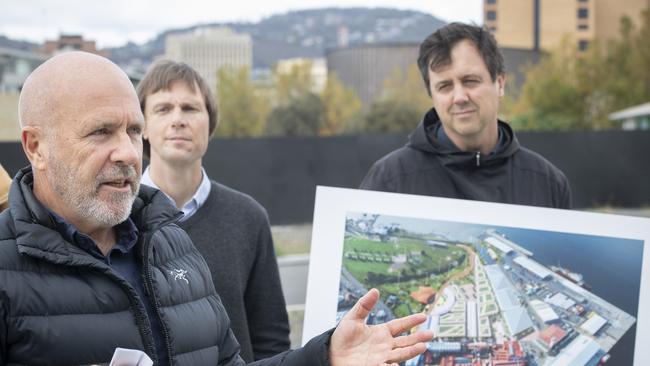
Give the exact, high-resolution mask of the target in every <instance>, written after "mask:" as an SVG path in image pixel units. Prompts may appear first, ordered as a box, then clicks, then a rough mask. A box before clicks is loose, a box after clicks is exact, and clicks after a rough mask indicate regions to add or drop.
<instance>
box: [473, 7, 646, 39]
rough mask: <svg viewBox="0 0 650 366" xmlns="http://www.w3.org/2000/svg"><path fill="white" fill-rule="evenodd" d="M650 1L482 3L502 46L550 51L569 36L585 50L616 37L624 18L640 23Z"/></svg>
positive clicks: (486, 21)
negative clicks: (597, 41)
mask: <svg viewBox="0 0 650 366" xmlns="http://www.w3.org/2000/svg"><path fill="white" fill-rule="evenodd" d="M649 7H650V0H543V1H542V0H483V20H484V24H485V26H486V27H487V28H488V29H490V30H491V31H492V32H493V33H494V35H495V37H496V39H497V41H498V42H499V45H500V46H501V47H513V48H520V49H533V50H549V49H551V48H553V47H554V46H556V45H557V44H558V43H559V42H560V41H561V40H562V38H564V37H566V36H568V37H570V38H571V39H572V40H573V41H574V42H576V44H577V46H578V47H579V49H581V50H584V49H586V48H587V47H588V45H589V43H590V42H592V41H593V40H595V39H598V40H602V41H607V40H609V39H613V38H616V37H617V36H618V32H619V22H620V19H621V17H623V16H628V17H630V18H631V19H632V20H633V21H634V22H635V24H640V19H641V12H642V11H643V10H644V9H648V8H649Z"/></svg>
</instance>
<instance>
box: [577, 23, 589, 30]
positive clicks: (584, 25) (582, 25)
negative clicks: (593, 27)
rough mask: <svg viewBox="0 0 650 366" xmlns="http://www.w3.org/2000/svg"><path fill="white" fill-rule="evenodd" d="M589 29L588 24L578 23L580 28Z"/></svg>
mask: <svg viewBox="0 0 650 366" xmlns="http://www.w3.org/2000/svg"><path fill="white" fill-rule="evenodd" d="M587 29H589V25H588V24H578V30H587Z"/></svg>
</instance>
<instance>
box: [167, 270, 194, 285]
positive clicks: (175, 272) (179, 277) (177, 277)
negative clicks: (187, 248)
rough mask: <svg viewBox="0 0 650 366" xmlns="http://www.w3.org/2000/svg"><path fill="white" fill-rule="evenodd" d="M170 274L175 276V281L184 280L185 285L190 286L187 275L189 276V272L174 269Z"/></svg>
mask: <svg viewBox="0 0 650 366" xmlns="http://www.w3.org/2000/svg"><path fill="white" fill-rule="evenodd" d="M169 274H170V275H172V276H174V279H175V280H176V281H178V280H183V281H185V283H187V284H189V283H190V281H188V280H187V277H185V275H186V274H187V270H184V269H174V270H172V271H169Z"/></svg>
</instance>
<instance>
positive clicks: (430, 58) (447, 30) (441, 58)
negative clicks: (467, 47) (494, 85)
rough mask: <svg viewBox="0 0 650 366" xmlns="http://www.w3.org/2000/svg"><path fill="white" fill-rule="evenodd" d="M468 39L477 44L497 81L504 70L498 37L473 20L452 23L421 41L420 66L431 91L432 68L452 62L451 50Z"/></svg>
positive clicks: (426, 85) (423, 78)
mask: <svg viewBox="0 0 650 366" xmlns="http://www.w3.org/2000/svg"><path fill="white" fill-rule="evenodd" d="M465 39H467V40H469V41H471V42H472V43H474V46H476V49H477V50H478V53H479V54H480V55H481V58H483V62H485V66H486V67H487V69H488V71H489V72H490V77H491V78H492V81H496V78H497V76H499V75H503V74H504V73H505V66H504V62H503V55H502V54H501V51H500V50H499V47H498V46H497V41H496V39H495V38H494V36H493V35H492V34H491V33H490V32H489V31H488V30H487V29H485V28H482V27H479V26H476V25H471V24H463V23H450V24H447V25H446V26H444V27H442V28H440V29H438V30H437V31H435V32H433V33H431V34H430V35H429V36H428V37H427V38H426V39H425V40H424V41H423V42H422V43H421V44H420V54H419V56H418V67H419V69H420V73H421V74H422V80H423V81H424V85H425V87H426V88H427V92H428V93H429V95H431V89H429V70H432V71H435V70H436V69H438V68H439V67H443V66H447V65H449V64H450V63H451V50H452V49H453V48H454V46H455V45H456V44H458V43H459V42H460V41H462V40H465Z"/></svg>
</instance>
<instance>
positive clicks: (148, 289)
mask: <svg viewBox="0 0 650 366" xmlns="http://www.w3.org/2000/svg"><path fill="white" fill-rule="evenodd" d="M178 218H180V215H178V216H175V217H174V218H173V219H171V220H168V221H165V222H163V223H161V224H160V225H158V226H156V227H155V228H153V229H152V230H151V231H149V232H148V233H147V234H145V237H144V242H143V243H142V244H143V249H144V253H143V254H144V255H143V256H142V270H143V272H144V292H145V294H146V295H147V296H149V300H150V301H152V302H153V306H154V309H155V310H156V315H157V316H158V321H159V324H160V330H161V331H162V333H163V337H164V338H165V347H166V348H167V358H168V360H169V362H168V364H169V365H171V364H172V346H171V344H170V342H169V330H167V326H166V325H165V322H163V320H162V317H161V316H160V301H159V300H158V297H156V295H155V293H154V291H153V276H152V275H151V266H150V265H149V260H148V259H149V246H150V244H151V238H152V237H153V234H154V233H155V232H156V231H158V230H160V229H161V228H162V227H163V226H166V225H168V224H170V223H172V222H175V221H177V220H178ZM152 337H153V333H152ZM154 344H155V341H154ZM154 348H155V347H154Z"/></svg>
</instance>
